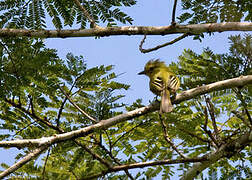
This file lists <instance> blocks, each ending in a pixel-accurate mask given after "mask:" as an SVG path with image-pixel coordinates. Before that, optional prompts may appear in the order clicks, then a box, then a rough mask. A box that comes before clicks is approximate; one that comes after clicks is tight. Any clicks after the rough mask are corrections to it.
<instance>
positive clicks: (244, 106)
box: [233, 87, 252, 125]
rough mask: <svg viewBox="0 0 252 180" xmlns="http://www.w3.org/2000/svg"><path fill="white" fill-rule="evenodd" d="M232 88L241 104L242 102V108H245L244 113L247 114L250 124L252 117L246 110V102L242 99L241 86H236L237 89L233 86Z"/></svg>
mask: <svg viewBox="0 0 252 180" xmlns="http://www.w3.org/2000/svg"><path fill="white" fill-rule="evenodd" d="M233 90H234V91H235V93H236V94H237V96H238V97H239V100H240V101H241V104H242V106H243V108H244V110H245V113H246V115H247V116H248V120H249V122H250V124H251V125H252V118H251V116H250V113H249V111H248V107H247V104H246V102H245V101H244V98H243V95H242V93H241V88H239V87H238V88H237V89H235V88H233Z"/></svg>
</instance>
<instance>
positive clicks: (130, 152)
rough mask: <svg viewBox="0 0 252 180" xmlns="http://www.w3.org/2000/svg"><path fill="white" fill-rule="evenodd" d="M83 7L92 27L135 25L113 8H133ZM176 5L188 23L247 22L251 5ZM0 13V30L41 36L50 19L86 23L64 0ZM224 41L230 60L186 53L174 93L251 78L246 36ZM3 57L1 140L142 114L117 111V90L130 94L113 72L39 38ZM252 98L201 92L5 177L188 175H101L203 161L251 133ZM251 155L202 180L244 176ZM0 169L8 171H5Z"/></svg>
mask: <svg viewBox="0 0 252 180" xmlns="http://www.w3.org/2000/svg"><path fill="white" fill-rule="evenodd" d="M80 2H81V4H82V5H83V7H85V9H86V10H87V11H88V12H89V14H90V15H91V17H92V18H93V19H94V20H95V21H96V23H107V26H113V25H115V22H116V21H119V22H121V23H132V21H133V20H132V19H131V18H130V17H129V16H128V15H126V14H125V13H124V12H122V11H121V10H120V8H119V7H122V6H125V7H130V6H133V5H134V4H135V3H136V1H134V0H114V1H111V0H100V1H95V0H91V1H84V0H82V1H80ZM182 6H183V8H184V10H185V11H186V12H185V13H184V14H182V15H181V16H180V17H179V20H180V22H188V23H190V24H192V23H206V22H226V21H241V20H243V19H244V20H246V21H251V19H252V18H251V9H252V8H251V1H250V0H244V1H235V0H232V1H224V0H221V1H220V0H211V1H202V0H183V1H182ZM0 11H1V16H0V21H1V22H0V27H1V28H3V27H8V28H10V27H11V28H28V29H43V28H46V27H47V24H46V22H47V19H48V18H51V20H52V23H53V25H54V26H55V27H56V28H57V29H61V28H63V27H64V26H70V27H71V26H74V25H75V24H79V25H80V27H81V28H87V23H88V21H87V17H85V16H84V15H83V12H81V10H80V9H79V8H78V7H77V6H76V5H75V4H74V2H73V1H69V0H61V1H59V0H3V1H1V2H0ZM200 36H202V35H199V36H198V37H197V36H196V38H199V37H200ZM229 39H230V49H229V52H228V53H223V54H214V52H213V51H211V50H210V49H209V48H206V49H204V51H203V53H202V54H197V53H195V52H193V51H192V50H190V49H188V50H184V52H183V54H182V55H181V56H180V57H179V61H178V62H177V63H172V64H171V65H170V68H171V69H172V70H173V71H174V72H175V73H176V74H178V75H179V77H180V79H181V82H182V83H181V84H182V85H181V89H180V90H181V91H182V90H188V89H191V88H194V87H197V86H201V85H206V84H209V83H213V82H217V81H221V80H224V79H229V78H234V77H238V76H242V75H248V74H252V71H251V69H252V67H251V65H252V64H251V59H252V43H251V42H252V37H251V35H245V36H244V37H242V36H240V35H239V36H231V37H230V38H229ZM0 55H1V57H0V129H1V135H0V139H1V140H2V141H3V140H13V139H30V138H40V137H47V136H53V135H55V134H59V133H63V132H70V131H72V130H76V129H80V128H83V127H88V126H90V125H93V124H95V123H96V122H100V121H101V120H106V119H108V118H111V117H115V116H117V115H119V114H121V113H122V112H123V111H125V110H126V111H130V110H134V109H136V108H139V107H142V106H143V104H142V101H141V100H140V99H138V100H136V101H135V102H134V103H133V104H132V105H125V103H123V97H124V95H123V91H124V90H127V89H128V88H129V85H126V84H123V83H120V82H117V81H116V78H117V77H118V75H116V74H115V73H113V68H114V66H112V65H109V66H99V67H92V68H87V64H86V61H85V59H84V57H83V56H80V57H77V56H74V55H73V54H71V53H69V54H68V55H67V56H66V59H64V60H63V59H60V58H59V57H58V56H57V52H56V50H54V49H49V48H46V47H45V45H44V43H43V41H42V40H40V39H28V38H2V39H1V41H0ZM213 72H214V73H213ZM251 94H252V86H251V85H248V86H246V87H237V88H233V89H226V90H222V91H216V92H212V93H208V94H205V95H202V96H198V97H196V98H194V99H191V100H188V101H185V102H181V103H180V104H178V105H176V108H175V110H174V111H173V112H171V113H169V114H165V115H160V114H158V113H157V112H154V113H148V114H146V115H143V116H139V117H137V118H134V119H131V120H128V121H125V122H122V123H119V124H116V125H114V126H112V127H110V128H108V129H106V130H97V131H95V132H92V134H90V135H88V136H85V137H79V138H77V139H75V140H76V141H75V140H68V141H63V142H60V143H57V144H53V145H52V146H51V147H50V148H48V149H47V151H46V152H44V154H42V155H41V159H42V160H38V161H36V160H32V161H29V162H28V163H27V164H25V165H24V166H22V167H21V168H19V169H18V170H17V171H15V172H14V173H13V174H12V175H11V176H12V177H13V178H14V179H15V178H19V177H20V178H25V179H33V178H34V179H84V178H87V179H88V178H90V177H92V176H93V177H100V178H103V179H127V178H129V177H130V175H129V173H131V175H132V176H134V177H135V178H136V179H152V178H155V177H157V176H162V178H163V179H171V178H172V177H173V176H174V175H175V173H179V175H181V174H183V173H184V172H186V171H187V170H188V169H190V168H191V164H190V163H183V164H180V165H158V166H149V167H145V168H141V169H137V173H135V172H133V173H132V172H128V171H126V170H125V171H124V172H109V173H107V174H106V171H108V170H110V169H109V168H108V167H107V166H106V163H108V164H110V165H111V166H112V167H113V166H118V165H127V164H132V163H136V162H146V161H147V162H148V161H158V160H166V159H176V158H177V159H181V154H183V155H184V156H187V157H188V158H193V157H198V156H203V155H205V154H207V153H210V152H212V151H214V150H216V149H218V148H219V147H220V146H221V145H223V144H225V143H229V142H231V141H233V140H234V139H236V138H238V137H240V136H241V135H243V134H244V133H246V132H248V131H249V127H248V125H247V124H249V123H250V122H249V118H251V110H250V109H249V107H251V106H252V101H251V100H252V99H251V98H252V96H251ZM66 95H67V96H69V98H67V96H66ZM70 101H71V102H70ZM76 106H78V107H79V108H80V109H81V110H82V111H84V112H85V113H87V114H89V115H90V117H91V118H90V117H87V116H85V115H84V114H83V113H81V112H80V111H78V110H77V109H76ZM2 132H3V133H2ZM214 140H215V141H214ZM77 142H78V143H77ZM174 147H175V148H174ZM251 148H252V147H251V145H248V146H246V147H244V149H242V150H241V151H239V152H234V154H232V156H228V158H226V157H225V158H222V159H220V160H219V161H217V162H215V163H214V164H213V165H211V166H210V167H209V168H208V169H209V179H214V178H216V177H220V178H222V179H227V178H228V177H230V176H231V177H233V178H235V177H240V176H241V174H242V175H243V176H244V177H251V161H252V158H251ZM31 150H33V147H29V148H23V149H20V153H19V154H18V155H17V156H16V161H18V160H20V159H22V158H23V157H24V156H25V155H26V154H27V153H29V152H31ZM176 151H179V152H180V154H178V152H176ZM97 157H100V158H102V159H103V160H104V161H105V162H106V163H104V162H103V163H102V162H101V160H99V158H97ZM237 162H238V163H237ZM240 162H242V163H240ZM1 166H2V167H3V168H5V169H6V168H8V165H7V164H5V163H2V164H1ZM201 176H202V178H203V176H204V174H201Z"/></svg>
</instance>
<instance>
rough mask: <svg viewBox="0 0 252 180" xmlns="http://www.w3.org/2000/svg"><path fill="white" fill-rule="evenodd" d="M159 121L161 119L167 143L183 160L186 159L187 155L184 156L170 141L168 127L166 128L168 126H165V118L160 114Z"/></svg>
mask: <svg viewBox="0 0 252 180" xmlns="http://www.w3.org/2000/svg"><path fill="white" fill-rule="evenodd" d="M159 119H160V121H161V125H162V128H163V132H164V138H165V140H166V142H167V143H168V144H170V146H171V147H172V149H173V150H174V151H176V152H177V153H178V154H179V155H180V157H181V158H182V159H186V157H185V155H184V154H182V153H181V152H180V151H179V150H178V149H177V147H176V146H175V144H174V143H173V142H172V141H171V140H170V138H169V136H168V133H167V126H166V124H165V122H164V120H163V118H162V117H161V114H159Z"/></svg>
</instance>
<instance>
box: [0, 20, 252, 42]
mask: <svg viewBox="0 0 252 180" xmlns="http://www.w3.org/2000/svg"><path fill="white" fill-rule="evenodd" d="M223 31H252V23H251V22H225V23H208V24H190V25H178V24H176V26H174V25H170V26H122V27H99V28H91V29H71V30H26V29H6V28H4V29H0V37H21V36H26V37H39V38H66V37H90V36H112V35H113V36H115V35H166V34H184V33H189V34H200V33H204V32H223Z"/></svg>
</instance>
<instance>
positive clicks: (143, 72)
mask: <svg viewBox="0 0 252 180" xmlns="http://www.w3.org/2000/svg"><path fill="white" fill-rule="evenodd" d="M142 74H146V72H145V71H142V72H140V73H138V75H142Z"/></svg>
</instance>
